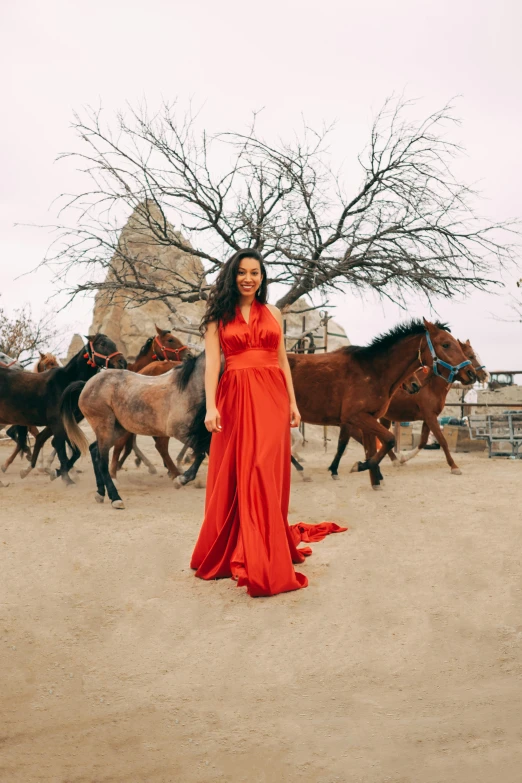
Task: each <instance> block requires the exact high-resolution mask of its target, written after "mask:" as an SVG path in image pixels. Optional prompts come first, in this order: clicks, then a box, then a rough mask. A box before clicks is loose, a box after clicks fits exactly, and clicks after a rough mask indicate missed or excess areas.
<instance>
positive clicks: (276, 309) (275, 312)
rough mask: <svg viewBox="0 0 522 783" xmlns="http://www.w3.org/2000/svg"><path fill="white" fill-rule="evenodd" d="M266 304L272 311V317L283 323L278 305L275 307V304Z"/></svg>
mask: <svg viewBox="0 0 522 783" xmlns="http://www.w3.org/2000/svg"><path fill="white" fill-rule="evenodd" d="M266 306H267V307H268V309H269V310H270V312H271V313H272V315H273V316H274V318H277V320H278V321H279V323H283V316H282V315H281V310H280V309H279V307H276V306H275V305H271V304H268V302H267V305H266Z"/></svg>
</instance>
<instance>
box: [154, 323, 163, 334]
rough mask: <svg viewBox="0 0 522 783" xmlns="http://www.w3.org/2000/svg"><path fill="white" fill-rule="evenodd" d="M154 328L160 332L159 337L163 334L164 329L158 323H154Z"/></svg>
mask: <svg viewBox="0 0 522 783" xmlns="http://www.w3.org/2000/svg"><path fill="white" fill-rule="evenodd" d="M154 328H155V329H156V332H157V333H158V337H161V335H162V334H163V329H160V328H159V326H158V325H157V324H154Z"/></svg>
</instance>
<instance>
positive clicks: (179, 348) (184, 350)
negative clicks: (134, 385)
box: [127, 324, 190, 372]
mask: <svg viewBox="0 0 522 783" xmlns="http://www.w3.org/2000/svg"><path fill="white" fill-rule="evenodd" d="M154 326H155V328H156V334H155V335H154V337H149V339H148V340H147V342H146V343H145V344H144V345H143V346H142V347H141V349H140V351H139V353H138V355H137V357H136V359H135V360H134V361H133V362H130V363H129V364H128V365H127V369H128V370H130V372H140V370H142V369H143V368H144V367H147V366H148V365H149V364H150V363H151V362H165V361H174V362H181V361H183V359H185V358H186V357H187V356H189V354H190V351H189V348H188V347H187V346H186V345H183V343H182V342H181V340H179V339H178V338H177V337H176V336H175V335H173V334H172V332H169V330H168V329H160V328H159V327H158V326H156V324H154ZM164 372H165V371H164Z"/></svg>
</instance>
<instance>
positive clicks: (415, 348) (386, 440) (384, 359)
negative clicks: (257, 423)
mask: <svg viewBox="0 0 522 783" xmlns="http://www.w3.org/2000/svg"><path fill="white" fill-rule="evenodd" d="M288 360H289V363H290V368H291V370H292V378H293V382H294V388H295V393H296V398H297V405H298V408H299V411H300V413H301V416H302V420H303V421H304V422H306V423H308V424H321V425H323V426H324V425H327V426H329V425H332V426H341V427H342V426H347V427H348V428H349V429H352V428H353V429H358V430H360V431H361V432H362V437H363V442H364V446H365V449H366V452H367V458H366V460H365V461H364V462H358V463H356V464H355V465H354V467H353V469H352V470H353V471H357V472H359V471H363V470H368V471H369V472H370V481H371V484H372V487H374V488H379V486H380V482H381V480H382V474H381V471H380V468H379V465H380V462H381V461H382V459H383V458H384V457H385V456H386V454H388V452H390V451H391V450H392V449H393V447H394V445H395V438H394V436H393V435H392V433H391V432H390V431H389V430H388V429H386V427H384V426H383V425H382V424H381V423H380V422H379V418H380V417H381V416H384V414H385V413H386V411H387V409H388V407H389V405H390V400H391V399H392V397H393V395H394V394H395V392H396V391H397V389H399V388H400V386H401V385H402V384H403V383H404V382H405V381H406V379H408V378H410V377H411V376H412V374H413V373H414V372H415V370H417V369H419V368H420V367H425V366H426V367H429V368H433V367H438V366H439V365H440V364H441V362H443V363H444V366H448V367H451V368H452V370H453V371H454V372H455V375H456V377H458V378H459V380H461V381H462V382H463V383H470V382H473V381H474V380H475V377H476V376H475V373H474V372H473V370H472V369H471V362H470V361H469V360H468V359H466V357H465V356H464V353H463V351H462V348H461V347H460V346H459V344H458V342H457V341H456V340H455V338H454V337H452V335H451V334H450V333H449V332H448V331H446V329H445V328H444V324H438V323H437V324H433V323H430V322H429V321H426V320H424V321H419V320H414V321H411V322H410V323H408V324H399V325H398V326H396V327H394V328H393V329H391V330H390V331H389V332H387V333H386V334H384V335H381V336H379V337H376V338H375V339H374V340H373V341H372V342H371V343H370V344H369V345H367V346H364V347H361V346H353V345H351V346H347V347H344V348H339V349H338V350H337V351H332V352H331V353H326V354H289V355H288ZM411 386H412V388H411V389H410V391H413V390H414V389H415V390H416V391H418V390H419V384H418V383H417V382H415V380H413V381H411ZM375 438H378V439H379V441H380V442H381V444H382V446H381V448H380V449H379V451H378V452H377V453H375ZM372 449H373V450H372Z"/></svg>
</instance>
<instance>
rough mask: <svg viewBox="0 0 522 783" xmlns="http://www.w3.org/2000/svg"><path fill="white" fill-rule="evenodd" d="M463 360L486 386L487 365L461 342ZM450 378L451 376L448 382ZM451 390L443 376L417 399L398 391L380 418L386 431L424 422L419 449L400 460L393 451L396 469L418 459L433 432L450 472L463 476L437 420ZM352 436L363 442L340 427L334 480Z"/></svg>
mask: <svg viewBox="0 0 522 783" xmlns="http://www.w3.org/2000/svg"><path fill="white" fill-rule="evenodd" d="M458 342H459V345H460V347H461V348H462V352H463V353H464V356H465V357H466V358H467V359H469V361H470V362H471V367H472V369H473V371H474V372H475V375H476V376H477V380H479V381H481V382H486V381H487V380H488V379H489V373H488V372H487V370H486V368H485V365H483V364H482V363H481V361H480V359H479V357H478V355H477V354H476V353H475V351H474V349H473V347H472V345H471V343H470V341H469V340H466V342H465V343H463V342H461V341H460V340H459V341H458ZM449 377H450V375H449V374H448V378H449ZM450 389H451V383H449V381H448V380H447V379H446V378H444V377H443V376H441V375H431V376H430V377H429V379H428V380H427V383H426V384H425V385H424V386H423V388H422V389H421V390H420V391H419V393H418V394H416V395H415V397H409V396H408V395H406V394H404V392H402V391H401V390H399V391H397V392H396V394H395V395H394V396H393V398H392V400H391V402H390V406H389V408H388V410H387V411H386V414H385V415H384V416H383V417H381V419H380V421H381V424H383V425H384V426H385V427H386V428H387V429H389V428H390V425H391V423H392V421H397V422H403V421H422V434H421V439H420V442H419V445H418V446H417V447H416V448H415V449H413V450H412V451H409V452H406V453H404V454H401V455H400V456H399V457H396V455H395V454H394V453H393V451H390V453H389V454H388V456H389V457H390V459H391V460H392V462H393V464H394V465H397V466H398V465H404V464H405V463H406V462H408V461H409V460H410V459H412V458H413V457H416V456H417V454H418V453H419V451H420V450H421V449H423V448H424V447H425V446H426V444H427V443H428V437H429V434H430V432H433V434H434V435H435V437H436V439H437V441H438V442H439V444H440V446H441V448H442V449H443V451H444V454H445V455H446V461H447V463H448V465H449V468H450V471H451V473H452V474H453V475H455V476H460V475H461V474H462V471H461V470H460V468H459V466H458V465H457V464H456V462H455V460H454V459H453V457H452V455H451V452H450V450H449V447H448V443H447V441H446V438H445V437H444V433H443V432H442V430H441V428H440V426H439V422H438V417H439V416H440V414H441V413H442V411H443V409H444V405H445V404H446V397H447V395H448V392H449V390H450ZM350 436H351V437H353V438H354V439H355V440H357V441H358V442H359V443H361V442H362V433H361V432H360V431H356V430H349V429H348V428H347V427H344V426H343V427H341V432H340V433H339V442H338V446H337V453H336V455H335V457H334V459H333V462H332V464H331V465H330V466H329V468H328V470H329V471H330V472H331V474H332V478H337V477H338V475H337V470H338V467H339V462H340V460H341V457H342V455H343V453H344V450H345V449H346V446H347V445H348V441H349V440H350Z"/></svg>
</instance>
